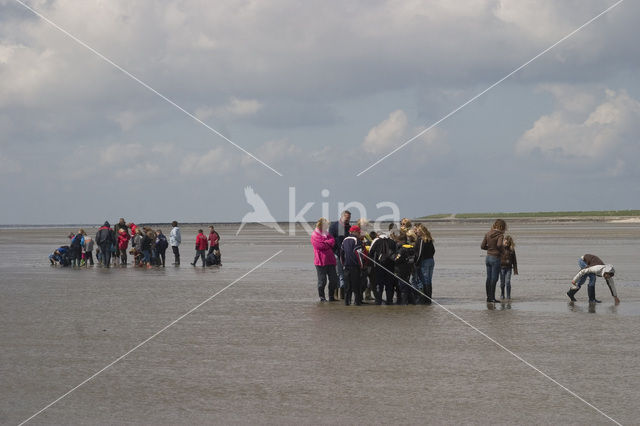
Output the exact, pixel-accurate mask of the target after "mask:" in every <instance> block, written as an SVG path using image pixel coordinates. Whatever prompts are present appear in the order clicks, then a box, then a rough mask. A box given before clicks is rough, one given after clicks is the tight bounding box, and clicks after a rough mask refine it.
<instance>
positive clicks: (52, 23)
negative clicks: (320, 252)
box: [14, 0, 282, 176]
mask: <svg viewBox="0 0 640 426" xmlns="http://www.w3.org/2000/svg"><path fill="white" fill-rule="evenodd" d="M14 1H15V2H16V3H18V4H20V5H21V6H22V7H24V8H25V9H27V10H29V11H31V12H32V13H33V14H34V15H36V16H38V17H39V18H40V19H42V20H43V21H45V22H47V23H49V24H50V25H51V26H53V27H54V28H55V29H57V30H58V31H60V32H61V33H63V34H64V35H66V36H67V37H69V38H70V39H71V40H73V41H75V42H76V43H78V44H79V45H81V46H82V47H84V48H86V49H88V50H90V51H91V52H92V53H94V54H95V55H96V56H98V57H99V58H100V59H102V60H103V61H105V62H107V63H108V64H109V65H111V66H113V67H114V68H117V69H118V70H120V71H121V72H122V73H123V74H125V75H126V76H127V77H129V78H131V79H132V80H134V81H135V82H137V83H139V84H140V85H141V86H143V87H144V88H146V89H148V90H149V91H151V92H153V93H154V94H155V95H157V96H159V97H160V98H162V99H164V100H165V101H167V102H168V103H169V104H171V105H172V106H174V107H175V108H177V109H178V110H180V111H181V112H183V113H184V114H186V115H187V116H189V117H191V118H193V119H194V120H195V121H196V122H198V123H199V124H201V125H203V126H204V127H206V128H207V129H209V130H211V131H212V132H213V133H215V134H216V135H218V136H219V137H221V138H222V139H224V140H225V141H227V142H229V143H230V144H231V145H233V146H234V147H236V148H237V149H239V150H240V151H242V152H243V153H245V154H247V155H248V156H249V157H251V158H253V159H254V160H256V161H257V162H258V163H260V164H262V165H263V166H265V167H266V168H268V169H269V170H271V171H272V172H274V173H275V174H277V175H278V176H282V173H280V172H279V171H277V170H276V169H274V168H273V167H271V166H270V165H268V164H267V163H265V162H264V161H262V160H261V159H259V158H258V157H256V156H255V155H253V154H252V153H250V152H249V151H247V150H246V149H244V148H243V147H241V146H240V145H238V144H237V143H235V142H234V141H232V140H231V139H229V138H228V137H226V136H225V135H223V134H222V133H220V132H219V131H217V130H216V129H214V128H213V127H211V126H209V125H208V124H207V123H205V122H204V121H202V120H200V119H199V118H198V117H196V116H195V115H193V114H192V113H190V112H189V111H187V110H186V109H184V108H183V107H181V106H180V105H178V104H177V103H175V102H174V101H173V100H171V99H170V98H168V97H167V96H165V95H163V94H162V93H160V92H158V91H157V90H156V89H154V88H153V87H151V86H149V85H148V84H147V83H145V82H144V81H142V80H140V79H139V78H138V77H136V76H135V75H133V74H131V73H130V72H129V71H127V70H126V69H124V68H122V67H121V66H120V65H118V64H116V63H115V62H113V61H112V60H111V59H109V58H107V57H106V56H105V55H103V54H102V53H100V52H98V51H97V50H96V49H94V48H93V47H91V46H89V45H88V44H87V43H85V42H84V41H82V40H80V39H79V38H78V37H76V36H74V35H73V34H71V33H69V32H68V31H67V30H65V29H64V28H62V27H61V26H60V25H58V24H56V23H55V22H53V21H52V20H50V19H49V18H47V17H46V16H44V15H42V14H41V13H40V12H38V11H37V10H35V9H33V8H32V7H30V6H29V5H27V4H26V3H24V2H22V1H21V0H14Z"/></svg>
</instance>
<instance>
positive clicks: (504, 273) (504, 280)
mask: <svg viewBox="0 0 640 426" xmlns="http://www.w3.org/2000/svg"><path fill="white" fill-rule="evenodd" d="M512 271H513V270H512V269H511V267H508V268H500V296H502V298H503V299H504V289H505V287H506V288H507V299H511V272H512Z"/></svg>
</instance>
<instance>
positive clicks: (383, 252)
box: [376, 238, 394, 265]
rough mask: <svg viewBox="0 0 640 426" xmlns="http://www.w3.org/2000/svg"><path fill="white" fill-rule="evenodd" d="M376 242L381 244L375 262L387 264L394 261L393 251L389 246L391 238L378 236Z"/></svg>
mask: <svg viewBox="0 0 640 426" xmlns="http://www.w3.org/2000/svg"><path fill="white" fill-rule="evenodd" d="M378 241H379V242H378V244H381V248H380V252H379V253H378V258H377V259H376V262H378V263H380V264H382V265H389V264H391V263H393V261H394V256H393V255H394V253H393V250H392V248H391V244H392V240H391V239H390V238H380V239H379V240H378Z"/></svg>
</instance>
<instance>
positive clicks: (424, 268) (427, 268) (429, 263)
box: [413, 258, 436, 304]
mask: <svg viewBox="0 0 640 426" xmlns="http://www.w3.org/2000/svg"><path fill="white" fill-rule="evenodd" d="M435 266H436V262H435V260H433V258H431V259H423V260H422V262H420V265H418V266H416V269H415V271H414V273H413V276H414V277H415V280H414V283H415V286H416V288H417V289H418V290H422V292H423V293H424V294H425V295H426V296H427V300H426V301H425V303H426V304H430V303H431V294H432V286H431V279H432V278H433V269H434V268H435Z"/></svg>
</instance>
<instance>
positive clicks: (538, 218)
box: [416, 210, 640, 223]
mask: <svg viewBox="0 0 640 426" xmlns="http://www.w3.org/2000/svg"><path fill="white" fill-rule="evenodd" d="M497 218H502V219H509V220H517V221H528V222H549V221H551V222H621V223H635V221H636V220H638V221H640V210H603V211H558V212H515V213H514V212H510V213H507V212H496V213H445V214H434V215H429V216H423V217H420V218H418V219H416V220H425V221H429V222H437V221H445V222H463V221H470V222H475V221H487V220H493V219H497ZM622 221H624V222H622Z"/></svg>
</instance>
